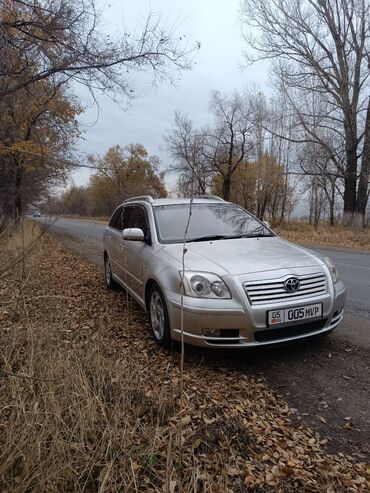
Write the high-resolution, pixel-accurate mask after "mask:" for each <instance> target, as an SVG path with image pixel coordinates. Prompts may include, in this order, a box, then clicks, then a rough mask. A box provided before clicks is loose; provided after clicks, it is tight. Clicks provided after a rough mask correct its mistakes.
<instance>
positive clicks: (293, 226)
mask: <svg viewBox="0 0 370 493" xmlns="http://www.w3.org/2000/svg"><path fill="white" fill-rule="evenodd" d="M274 231H275V232H276V233H278V234H279V235H280V236H282V237H283V238H285V239H286V240H289V241H292V242H294V243H302V244H304V245H314V246H327V247H339V248H351V249H359V250H369V251H370V229H369V228H368V229H366V230H363V231H356V230H353V229H351V228H345V227H344V226H341V225H337V226H334V227H331V226H330V225H329V224H328V223H321V224H320V225H319V227H318V228H317V229H315V228H314V227H313V226H312V225H311V224H309V223H308V222H305V221H291V222H289V223H285V224H284V225H283V226H277V227H276V228H274Z"/></svg>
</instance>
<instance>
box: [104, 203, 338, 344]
mask: <svg viewBox="0 0 370 493" xmlns="http://www.w3.org/2000/svg"><path fill="white" fill-rule="evenodd" d="M190 207H191V211H192V213H191V215H190V221H189V224H188V228H187V233H186V239H185V242H186V244H185V254H184V259H185V261H184V267H185V268H184V269H183V267H182V256H183V250H184V248H183V246H184V245H183V242H184V233H185V230H186V226H187V223H188V220H189V210H190ZM104 263H105V281H106V284H107V286H108V287H114V285H116V284H117V283H118V284H120V285H121V286H123V287H124V288H125V289H126V290H127V291H128V292H129V293H131V295H132V296H133V297H135V298H136V299H137V301H138V302H139V303H140V304H141V305H142V306H143V307H144V309H145V310H146V311H147V312H148V315H149V320H150V324H151V328H152V332H153V336H154V338H155V340H156V341H157V342H158V343H159V344H161V345H163V346H168V345H169V344H170V343H171V340H180V339H181V296H182V293H183V335H184V341H185V342H186V343H190V344H194V345H197V346H203V347H218V348H220V347H221V348H242V347H256V346H262V345H267V344H276V343H281V342H288V341H292V340H298V339H302V338H307V337H311V336H316V335H320V334H325V333H328V332H331V331H332V330H333V329H335V328H336V327H337V326H338V325H339V323H340V322H341V320H342V318H343V307H344V303H345V298H346V287H345V285H344V284H343V282H342V281H341V280H340V279H339V275H338V272H337V269H336V268H335V266H334V264H333V262H332V261H331V260H330V259H329V258H327V257H321V256H320V255H318V254H316V253H315V254H314V253H312V252H311V251H309V250H306V249H305V248H302V247H300V246H297V245H294V244H292V243H290V242H288V241H285V240H282V239H281V238H279V237H278V236H277V235H276V234H274V233H273V232H272V231H271V229H270V228H269V227H268V226H267V225H266V224H265V223H263V222H261V221H259V220H258V219H256V218H255V217H254V216H253V215H252V214H250V213H249V212H247V211H246V210H244V209H243V208H242V207H239V206H237V205H235V204H232V203H230V202H225V201H224V200H222V199H220V198H218V197H214V196H203V197H199V198H194V199H193V201H192V203H191V201H190V199H152V198H151V197H149V196H143V197H135V198H132V199H129V200H126V201H125V202H124V203H123V204H122V205H120V206H119V207H118V208H117V209H116V211H115V212H114V214H113V216H112V218H111V220H110V222H109V226H108V227H107V228H106V229H105V232H104Z"/></svg>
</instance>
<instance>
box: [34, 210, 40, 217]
mask: <svg viewBox="0 0 370 493" xmlns="http://www.w3.org/2000/svg"><path fill="white" fill-rule="evenodd" d="M32 215H33V217H42V214H41V212H40V211H34V212H33V214H32Z"/></svg>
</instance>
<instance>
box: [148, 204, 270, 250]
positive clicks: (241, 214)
mask: <svg viewBox="0 0 370 493" xmlns="http://www.w3.org/2000/svg"><path fill="white" fill-rule="evenodd" d="M153 210H154V217H155V220H156V224H157V234H158V239H159V241H161V242H162V243H181V242H182V241H183V240H184V234H185V228H186V224H187V222H188V217H189V204H173V205H161V206H154V207H153ZM260 236H274V234H273V233H271V231H270V230H269V229H268V228H267V227H266V226H265V225H264V224H263V223H261V222H260V221H258V220H257V219H256V218H254V217H253V216H252V215H251V214H249V213H248V212H247V211H245V210H244V209H242V208H241V207H239V206H237V205H233V204H228V203H217V204H215V203H211V204H204V203H201V204H199V203H196V204H192V215H191V218H190V224H189V229H188V232H187V235H186V238H187V239H186V241H187V242H191V241H207V240H212V239H213V240H223V239H225V240H226V239H232V238H251V237H260Z"/></svg>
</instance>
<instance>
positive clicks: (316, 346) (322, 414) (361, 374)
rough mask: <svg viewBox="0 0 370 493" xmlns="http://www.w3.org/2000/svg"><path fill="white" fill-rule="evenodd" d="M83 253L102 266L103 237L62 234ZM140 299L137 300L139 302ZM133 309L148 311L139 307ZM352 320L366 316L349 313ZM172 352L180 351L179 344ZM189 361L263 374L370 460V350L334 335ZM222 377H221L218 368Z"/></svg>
mask: <svg viewBox="0 0 370 493" xmlns="http://www.w3.org/2000/svg"><path fill="white" fill-rule="evenodd" d="M58 238H59V240H61V241H62V242H63V244H64V245H65V246H67V247H68V248H70V249H72V250H73V251H75V252H76V253H77V254H78V255H79V256H80V257H81V258H83V259H85V260H88V261H89V262H90V263H93V264H95V265H97V266H99V267H100V268H102V255H101V246H100V244H99V242H93V241H83V240H77V239H76V238H74V237H71V236H68V235H58ZM135 305H136V304H135ZM135 310H137V312H138V316H139V317H144V316H145V315H144V314H143V313H142V310H141V308H140V307H139V306H138V305H137V306H136V308H135ZM348 319H350V320H349V322H350V323H352V324H354V325H355V324H356V323H362V322H363V321H360V320H356V319H355V318H350V317H348ZM172 357H173V358H175V359H176V358H178V357H179V349H178V348H177V347H176V346H175V347H174V348H173V352H172ZM186 360H187V364H191V365H200V364H202V365H209V366H210V367H212V368H213V369H214V368H219V369H220V370H222V369H223V368H228V369H235V370H237V371H238V372H240V371H242V372H243V373H245V374H246V375H253V374H254V375H256V376H262V377H264V378H265V379H266V381H267V382H268V383H269V384H270V385H271V387H272V388H273V389H274V390H275V391H277V392H278V393H279V394H280V395H281V396H282V397H283V398H284V399H285V400H286V401H287V403H288V405H289V406H291V407H293V408H295V409H296V414H295V421H296V422H297V424H299V423H300V422H302V423H304V424H306V425H308V426H310V427H312V429H313V430H315V431H318V432H319V433H320V435H322V436H325V437H326V438H327V443H324V444H323V445H324V446H325V447H326V449H327V451H328V452H330V453H338V452H339V453H340V452H343V453H350V454H352V455H354V456H358V457H359V459H361V460H367V461H369V460H370V413H369V409H370V392H369V388H370V351H369V350H367V349H366V348H361V349H360V348H357V347H354V346H352V345H350V344H348V343H346V341H344V340H341V339H340V338H338V337H336V336H335V332H334V333H333V334H331V335H329V336H326V337H323V338H320V339H316V340H314V341H309V342H306V343H300V344H294V345H292V344H291V345H287V346H279V347H274V348H271V349H263V350H262V349H261V350H258V351H256V350H253V351H252V350H247V351H238V352H229V353H225V351H222V352H217V351H215V350H212V351H207V350H199V349H195V348H188V349H187V352H186ZM220 378H222V376H221V373H220Z"/></svg>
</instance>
